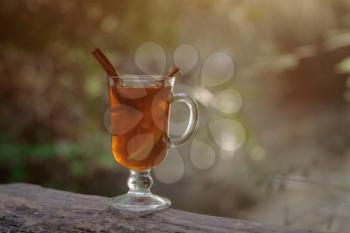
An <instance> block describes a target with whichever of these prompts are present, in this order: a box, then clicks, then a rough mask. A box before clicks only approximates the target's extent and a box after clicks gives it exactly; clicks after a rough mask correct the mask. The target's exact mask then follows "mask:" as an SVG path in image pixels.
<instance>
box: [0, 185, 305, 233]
mask: <svg viewBox="0 0 350 233" xmlns="http://www.w3.org/2000/svg"><path fill="white" fill-rule="evenodd" d="M0 232H50V233H52V232H123V233H128V232H140V233H141V232H215V233H221V232H232V233H233V232H234V233H306V232H311V231H308V230H296V229H289V228H283V227H272V226H266V225H263V224H259V223H254V222H249V221H243V220H237V219H230V218H222V217H214V216H206V215H201V214H195V213H190V212H185V211H180V210H175V209H167V210H164V211H161V212H158V213H155V214H147V215H145V214H137V213H132V212H125V211H118V210H115V209H111V208H109V207H108V204H107V198H105V197H100V196H92V195H83V194H77V193H70V192H64V191H59V190H54V189H47V188H42V187H40V186H38V185H31V184H8V185H0Z"/></svg>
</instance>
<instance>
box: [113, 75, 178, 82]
mask: <svg viewBox="0 0 350 233" xmlns="http://www.w3.org/2000/svg"><path fill="white" fill-rule="evenodd" d="M107 77H108V78H111V79H122V80H128V81H137V80H146V81H163V80H172V79H175V78H176V77H175V76H171V77H167V76H164V75H153V74H122V75H108V76H107Z"/></svg>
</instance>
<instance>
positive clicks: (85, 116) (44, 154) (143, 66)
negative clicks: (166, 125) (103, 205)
mask: <svg viewBox="0 0 350 233" xmlns="http://www.w3.org/2000/svg"><path fill="white" fill-rule="evenodd" d="M349 12H350V2H349V1H347V0H323V1H317V0H306V1H305V0H288V1H277V0H250V1H247V0H239V1H224V0H218V1H209V0H202V1H199V0H196V1H195V0H192V1H185V0H179V1H161V0H155V1H152V2H151V1H134V0H133V1H127V0H118V1H110V0H99V1H97V0H89V1H86V0H75V1H73V0H60V1H53V0H22V1H19V0H12V1H1V3H0V35H1V36H0V182H1V183H10V182H30V183H36V184H40V185H42V186H45V187H52V188H58V189H63V190H69V191H74V192H81V193H86V194H96V195H104V196H115V195H118V194H121V193H123V192H125V191H126V190H127V187H126V184H125V182H126V179H127V175H128V171H127V169H125V168H122V167H120V166H119V165H118V164H116V163H115V162H114V159H113V157H112V154H111V151H110V134H109V132H108V130H107V129H108V114H106V111H107V110H108V98H107V93H106V86H105V84H106V83H105V74H104V72H103V71H102V70H101V68H100V67H99V65H98V64H97V63H96V61H95V60H94V59H93V57H92V56H91V54H90V52H91V50H92V49H93V48H94V47H100V48H101V49H102V50H104V51H106V52H107V55H108V56H109V57H110V58H111V59H112V60H113V61H114V62H115V63H116V64H118V66H119V69H120V70H121V71H122V72H123V73H147V72H149V73H151V72H164V71H166V70H167V69H168V68H169V67H170V66H171V65H172V64H174V63H179V64H180V65H182V67H185V68H184V69H183V72H182V74H180V75H178V79H177V88H175V90H176V91H177V92H180V91H185V92H188V93H189V94H191V95H193V96H194V97H195V98H196V99H197V101H198V103H199V107H200V115H201V117H200V124H199V125H198V129H197V132H196V135H195V136H194V137H193V138H192V139H191V141H189V142H188V143H186V144H185V145H184V146H183V147H181V148H177V149H171V151H170V152H169V155H168V157H167V158H166V160H165V161H164V162H163V163H162V165H160V166H159V167H157V168H156V169H155V170H154V180H155V185H154V186H153V191H154V192H155V193H157V194H161V195H163V196H167V197H169V198H170V199H171V200H172V201H173V207H174V208H178V209H182V210H187V211H193V212H197V213H202V214H209V215H217V216H227V217H235V218H241V219H248V220H253V221H258V222H262V223H267V224H275V225H283V226H293V227H300V228H307V229H313V230H325V231H346V230H348V229H349V227H350V221H349V220H350V217H349V214H348V213H349V210H350V196H349V194H350V123H349V120H350V108H349V106H350V78H349V74H350V13H349ZM181 109H183V106H182V105H180V106H177V105H176V106H173V110H172V118H173V120H172V121H173V122H172V132H174V133H175V134H176V133H179V132H180V131H181V129H182V128H183V126H184V125H185V124H186V119H187V117H186V116H187V112H186V111H185V110H181ZM107 112H108V111H107ZM106 128H107V129H106ZM175 131H176V132H175Z"/></svg>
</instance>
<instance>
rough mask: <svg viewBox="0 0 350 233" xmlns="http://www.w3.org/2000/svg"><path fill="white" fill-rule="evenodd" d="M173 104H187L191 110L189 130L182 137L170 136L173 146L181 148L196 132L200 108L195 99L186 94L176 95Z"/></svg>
mask: <svg viewBox="0 0 350 233" xmlns="http://www.w3.org/2000/svg"><path fill="white" fill-rule="evenodd" d="M171 102H172V103H176V102H181V103H185V104H186V105H187V107H188V108H189V109H190V121H189V122H188V125H187V128H186V130H185V132H184V133H183V134H182V136H180V137H175V138H173V137H170V136H169V138H170V144H171V146H179V145H182V144H183V143H185V142H186V141H187V139H189V138H190V137H191V136H192V134H193V133H194V130H195V129H196V126H197V122H198V106H197V103H196V101H195V100H194V99H193V98H191V97H190V96H188V95H187V94H184V93H178V94H174V95H173V98H172V100H171Z"/></svg>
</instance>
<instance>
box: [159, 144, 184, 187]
mask: <svg viewBox="0 0 350 233" xmlns="http://www.w3.org/2000/svg"><path fill="white" fill-rule="evenodd" d="M153 172H154V175H155V177H156V178H157V179H158V180H159V181H160V182H162V183H165V184H173V183H175V182H177V181H179V180H180V179H181V178H182V176H183V175H184V173H185V165H184V162H183V159H182V157H181V154H180V153H179V151H178V150H177V149H176V148H171V149H170V150H169V152H168V155H167V156H166V157H165V159H164V160H163V161H162V162H161V163H160V164H159V165H158V166H157V167H155V168H154V169H153Z"/></svg>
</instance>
